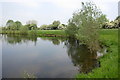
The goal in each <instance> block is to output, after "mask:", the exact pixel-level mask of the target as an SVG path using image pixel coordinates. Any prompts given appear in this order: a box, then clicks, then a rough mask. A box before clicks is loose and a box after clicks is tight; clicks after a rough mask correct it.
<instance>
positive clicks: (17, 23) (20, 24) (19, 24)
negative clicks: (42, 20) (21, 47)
mask: <svg viewBox="0 0 120 80" xmlns="http://www.w3.org/2000/svg"><path fill="white" fill-rule="evenodd" d="M15 24H16V29H17V30H19V29H20V27H21V26H22V23H21V22H20V21H16V22H15Z"/></svg>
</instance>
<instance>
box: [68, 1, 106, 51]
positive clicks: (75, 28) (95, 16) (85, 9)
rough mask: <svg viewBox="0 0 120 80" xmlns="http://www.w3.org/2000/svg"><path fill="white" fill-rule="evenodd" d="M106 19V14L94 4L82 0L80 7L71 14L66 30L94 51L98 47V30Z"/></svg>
mask: <svg viewBox="0 0 120 80" xmlns="http://www.w3.org/2000/svg"><path fill="white" fill-rule="evenodd" d="M106 21H107V19H106V16H105V15H103V14H102V12H101V11H100V10H99V9H97V7H96V6H95V4H93V3H91V2H86V3H83V2H82V9H81V10H80V11H77V12H75V13H74V14H73V17H72V18H71V19H70V20H69V23H68V27H67V29H66V32H67V33H68V35H69V36H73V37H74V38H77V39H78V40H79V41H81V42H82V43H83V44H85V45H87V46H88V48H89V49H90V50H91V51H95V52H96V51H98V50H99V49H100V44H99V34H98V30H99V28H100V27H102V25H103V24H104V23H105V22H106Z"/></svg>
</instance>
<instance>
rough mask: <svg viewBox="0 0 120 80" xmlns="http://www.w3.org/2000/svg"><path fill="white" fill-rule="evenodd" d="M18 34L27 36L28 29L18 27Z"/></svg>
mask: <svg viewBox="0 0 120 80" xmlns="http://www.w3.org/2000/svg"><path fill="white" fill-rule="evenodd" d="M20 33H21V34H28V27H27V26H22V27H20Z"/></svg>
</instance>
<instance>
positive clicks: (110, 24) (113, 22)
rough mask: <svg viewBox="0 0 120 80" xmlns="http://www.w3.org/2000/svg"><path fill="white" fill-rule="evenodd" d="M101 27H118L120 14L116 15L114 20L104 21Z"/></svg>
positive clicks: (119, 25)
mask: <svg viewBox="0 0 120 80" xmlns="http://www.w3.org/2000/svg"><path fill="white" fill-rule="evenodd" d="M102 28H103V29H115V28H120V16H118V17H117V18H116V19H115V20H114V21H111V22H106V23H105V24H104V25H103V26H102Z"/></svg>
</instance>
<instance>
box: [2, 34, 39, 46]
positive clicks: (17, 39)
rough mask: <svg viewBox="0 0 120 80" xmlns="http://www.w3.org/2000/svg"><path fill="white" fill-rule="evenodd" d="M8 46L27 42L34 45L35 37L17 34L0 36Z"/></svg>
mask: <svg viewBox="0 0 120 80" xmlns="http://www.w3.org/2000/svg"><path fill="white" fill-rule="evenodd" d="M2 36H3V37H4V39H5V41H7V42H8V43H9V44H16V43H25V42H28V41H32V42H34V43H35V45H36V42H37V36H31V35H19V34H6V35H5V34H4V35H2Z"/></svg>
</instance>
